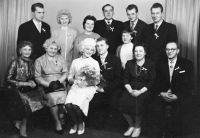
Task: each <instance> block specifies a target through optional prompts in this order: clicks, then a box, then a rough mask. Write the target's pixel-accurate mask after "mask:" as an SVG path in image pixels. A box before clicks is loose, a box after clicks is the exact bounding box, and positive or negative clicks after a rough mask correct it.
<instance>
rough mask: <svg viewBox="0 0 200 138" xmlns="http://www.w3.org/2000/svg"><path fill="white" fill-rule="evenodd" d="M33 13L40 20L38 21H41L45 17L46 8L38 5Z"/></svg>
mask: <svg viewBox="0 0 200 138" xmlns="http://www.w3.org/2000/svg"><path fill="white" fill-rule="evenodd" d="M32 14H33V18H34V19H35V20H36V21H38V22H41V21H42V20H43V18H44V9H43V8H40V7H36V8H35V11H34V12H32Z"/></svg>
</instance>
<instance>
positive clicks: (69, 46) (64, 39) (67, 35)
mask: <svg viewBox="0 0 200 138" xmlns="http://www.w3.org/2000/svg"><path fill="white" fill-rule="evenodd" d="M57 22H58V24H60V25H61V27H59V28H57V29H56V30H54V31H53V32H52V36H51V37H52V38H53V39H55V40H57V41H59V43H60V46H61V51H60V52H61V55H62V56H63V57H64V58H65V60H66V61H67V67H68V69H69V68H70V66H71V62H72V55H73V48H74V40H75V38H76V36H77V31H76V30H74V29H72V28H69V27H68V25H69V24H70V23H71V22H72V15H71V13H70V12H69V10H68V9H62V10H61V11H59V12H58V15H57Z"/></svg>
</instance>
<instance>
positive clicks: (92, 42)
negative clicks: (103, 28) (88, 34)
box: [79, 38, 96, 54]
mask: <svg viewBox="0 0 200 138" xmlns="http://www.w3.org/2000/svg"><path fill="white" fill-rule="evenodd" d="M79 46H80V49H79V51H80V52H81V53H83V50H84V49H85V48H86V46H91V47H92V48H93V49H94V52H93V54H95V53H96V47H95V46H96V39H93V38H85V39H84V40H83V41H81V43H80V44H79Z"/></svg>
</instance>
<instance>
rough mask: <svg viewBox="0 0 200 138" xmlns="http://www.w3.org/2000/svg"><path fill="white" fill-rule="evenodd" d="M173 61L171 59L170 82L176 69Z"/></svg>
mask: <svg viewBox="0 0 200 138" xmlns="http://www.w3.org/2000/svg"><path fill="white" fill-rule="evenodd" d="M173 63H174V62H173V61H170V66H169V75H170V82H171V80H172V75H173V70H174V67H173Z"/></svg>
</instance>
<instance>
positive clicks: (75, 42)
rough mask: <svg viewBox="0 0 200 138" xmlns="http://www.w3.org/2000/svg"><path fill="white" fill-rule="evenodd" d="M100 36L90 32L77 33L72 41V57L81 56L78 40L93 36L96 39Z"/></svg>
mask: <svg viewBox="0 0 200 138" xmlns="http://www.w3.org/2000/svg"><path fill="white" fill-rule="evenodd" d="M99 37H100V35H99V34H97V33H92V34H90V35H87V34H85V33H84V32H83V33H81V34H80V35H78V36H77V37H76V39H75V41H74V50H73V59H77V58H79V57H81V54H80V42H81V41H83V40H84V39H85V38H94V39H98V38H99Z"/></svg>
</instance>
